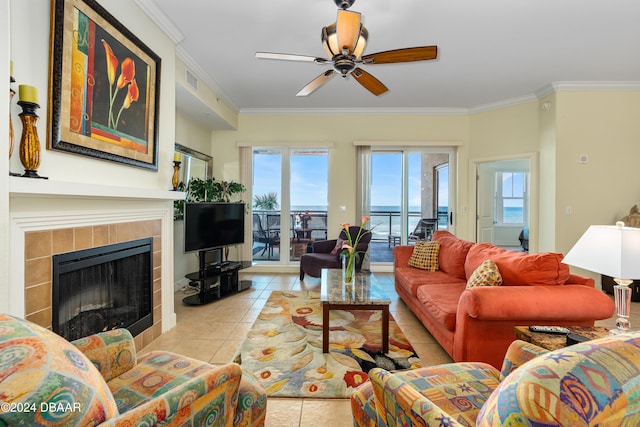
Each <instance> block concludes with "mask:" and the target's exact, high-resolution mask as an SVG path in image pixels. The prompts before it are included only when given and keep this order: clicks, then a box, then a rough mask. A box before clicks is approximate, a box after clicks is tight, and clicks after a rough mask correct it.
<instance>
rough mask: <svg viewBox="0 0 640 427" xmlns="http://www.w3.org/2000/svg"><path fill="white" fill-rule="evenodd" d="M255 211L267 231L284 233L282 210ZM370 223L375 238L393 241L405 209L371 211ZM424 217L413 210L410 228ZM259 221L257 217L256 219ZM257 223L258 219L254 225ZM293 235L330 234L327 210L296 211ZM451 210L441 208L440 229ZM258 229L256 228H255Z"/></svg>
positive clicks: (291, 220) (317, 236) (321, 236)
mask: <svg viewBox="0 0 640 427" xmlns="http://www.w3.org/2000/svg"><path fill="white" fill-rule="evenodd" d="M253 213H254V215H257V216H258V218H259V219H260V224H259V225H260V226H261V227H262V228H263V229H264V230H265V231H266V232H267V233H272V232H278V233H280V235H283V233H282V230H281V226H280V223H281V218H280V215H281V212H280V211H279V210H277V211H276V210H273V211H267V210H254V211H253ZM370 217H371V221H370V225H371V227H372V228H373V231H372V233H373V237H372V241H380V242H382V241H384V242H387V241H389V237H390V236H396V237H397V239H399V238H400V236H401V212H400V211H389V210H375V211H371V214H370ZM422 217H423V215H422V214H421V213H420V212H419V211H410V212H409V215H408V226H407V229H408V230H409V232H411V231H413V230H414V229H415V228H416V225H417V224H418V221H420V219H421V218H422ZM254 222H255V221H254ZM256 226H257V225H256V224H255V223H254V228H255V227H256ZM289 227H290V231H289V236H293V237H298V234H300V233H301V232H303V233H307V234H308V236H309V238H310V239H314V240H321V239H326V238H328V237H329V236H327V211H326V210H309V211H306V210H305V211H294V212H292V213H291V214H290V218H289ZM448 228H449V227H448V212H447V211H440V212H438V227H437V229H438V230H446V229H448ZM254 231H256V230H254Z"/></svg>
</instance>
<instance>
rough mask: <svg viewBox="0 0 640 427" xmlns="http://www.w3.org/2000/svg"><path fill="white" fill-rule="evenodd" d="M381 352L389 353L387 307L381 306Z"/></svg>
mask: <svg viewBox="0 0 640 427" xmlns="http://www.w3.org/2000/svg"><path fill="white" fill-rule="evenodd" d="M382 352H383V353H385V354H386V353H388V352H389V306H388V305H383V306H382Z"/></svg>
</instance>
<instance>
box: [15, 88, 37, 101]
mask: <svg viewBox="0 0 640 427" xmlns="http://www.w3.org/2000/svg"><path fill="white" fill-rule="evenodd" d="M18 96H19V97H20V101H23V102H32V103H34V104H37V103H38V89H36V88H35V87H34V86H29V85H20V86H18Z"/></svg>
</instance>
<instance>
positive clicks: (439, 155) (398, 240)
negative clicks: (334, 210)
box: [363, 147, 453, 263]
mask: <svg viewBox="0 0 640 427" xmlns="http://www.w3.org/2000/svg"><path fill="white" fill-rule="evenodd" d="M451 154H452V151H451V150H450V149H447V148H440V149H433V148H428V149H426V148H412V147H408V148H402V149H397V148H395V149H391V148H390V149H382V148H373V149H371V151H370V153H368V155H367V156H366V158H367V159H369V161H368V164H363V166H364V167H365V168H368V171H367V172H365V173H364V175H365V176H367V177H369V183H368V185H365V188H366V189H368V194H366V195H364V197H363V200H368V201H369V203H368V206H364V208H363V210H364V211H365V212H367V213H368V214H369V215H370V216H371V226H372V227H374V228H373V239H372V243H371V246H370V261H371V262H374V263H385V262H387V263H388V262H392V261H393V256H392V248H393V246H396V245H399V244H412V243H415V242H416V241H418V240H428V239H430V238H431V235H432V233H433V231H434V230H436V229H448V228H450V224H449V210H450V206H449V200H450V192H451V189H452V188H453V186H452V185H451V183H450V181H449V176H450V174H449V171H450V169H451V158H452V156H451ZM365 163H367V162H365ZM365 191H366V190H365Z"/></svg>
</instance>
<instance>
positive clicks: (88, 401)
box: [0, 314, 266, 427]
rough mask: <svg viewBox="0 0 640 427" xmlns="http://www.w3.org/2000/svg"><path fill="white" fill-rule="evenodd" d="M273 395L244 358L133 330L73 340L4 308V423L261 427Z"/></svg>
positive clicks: (0, 356) (0, 327)
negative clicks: (186, 351) (198, 351)
mask: <svg viewBox="0 0 640 427" xmlns="http://www.w3.org/2000/svg"><path fill="white" fill-rule="evenodd" d="M265 416H266V394H265V392H264V390H263V389H262V388H261V387H260V386H259V385H257V384H255V383H254V381H253V380H252V379H250V378H249V377H248V376H245V375H243V374H242V370H241V368H240V366H239V365H236V364H232V363H230V364H227V365H224V366H213V365H210V364H208V363H204V362H201V361H198V360H195V359H190V358H187V357H183V356H180V355H177V354H174V353H170V352H165V351H154V352H150V353H148V354H146V355H144V356H143V357H141V358H140V359H139V360H136V352H135V346H134V343H133V338H132V337H131V334H130V333H129V331H127V330H126V329H117V330H113V331H109V332H103V333H99V334H95V335H91V336H89V337H86V338H82V339H79V340H77V341H74V342H73V343H69V342H67V341H65V340H64V339H63V338H61V337H60V336H58V335H56V334H55V333H53V332H51V331H49V330H46V329H44V328H42V327H40V326H38V325H35V324H33V323H30V322H27V321H24V320H20V319H16V318H14V317H11V316H8V315H4V314H0V426H4V425H7V426H12V425H16V426H18V425H24V426H39V425H48V426H65V427H68V426H86V425H99V426H140V427H142V426H144V427H147V426H193V425H211V426H249V427H252V426H261V425H264V420H265Z"/></svg>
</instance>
